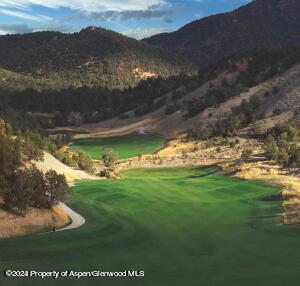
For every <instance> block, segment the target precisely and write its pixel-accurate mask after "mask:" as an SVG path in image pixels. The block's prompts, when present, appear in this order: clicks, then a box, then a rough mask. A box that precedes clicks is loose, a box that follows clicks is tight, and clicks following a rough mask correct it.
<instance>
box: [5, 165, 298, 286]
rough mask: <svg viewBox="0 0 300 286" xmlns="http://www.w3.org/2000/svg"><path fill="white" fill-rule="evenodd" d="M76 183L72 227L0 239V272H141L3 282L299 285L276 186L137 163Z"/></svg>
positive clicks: (292, 235)
mask: <svg viewBox="0 0 300 286" xmlns="http://www.w3.org/2000/svg"><path fill="white" fill-rule="evenodd" d="M120 176H121V179H120V180H101V181H86V182H80V183H78V184H77V185H76V187H75V190H74V192H73V194H72V195H71V197H70V199H69V201H68V202H67V203H68V205H69V206H70V207H72V209H73V210H75V211H77V212H78V213H80V214H81V215H82V216H84V218H85V219H86V221H87V222H86V224H85V225H83V226H82V227H80V228H78V229H74V230H69V231H63V232H57V233H50V234H42V235H41V234H36V235H31V236H27V237H19V238H11V239H4V240H0V265H1V269H12V270H41V271H42V270H45V271H49V270H61V271H63V270H74V271H90V270H101V271H122V270H123V271H124V270H137V271H139V270H143V271H145V277H144V278H138V277H136V278H126V279H124V278H93V279H91V278H82V279H81V280H76V279H75V278H74V279H71V278H61V279H58V280H54V279H53V278H51V279H50V278H45V279H44V280H43V281H42V280H40V279H26V278H24V279H22V278H5V277H4V275H3V274H1V277H0V285H5V286H10V285H29V286H32V285H33V286H34V285H45V286H46V285H105V286H106V285H148V286H177V285H178V286H182V285H184V286H194V285H195V286H196V285H197V286H198V285H201V286H206V285H207V286H208V285H228V286H241V285H242V286H248V285H249V286H253V285H263V286H265V285H272V286H274V285H278V286H279V285H284V284H287V285H295V284H294V282H295V281H299V279H300V272H299V267H300V253H299V252H298V251H295V250H296V249H299V247H300V240H299V230H298V229H296V228H294V227H289V226H284V225H282V223H281V215H280V213H281V212H282V209H281V202H280V201H279V200H277V199H276V194H278V193H279V192H280V188H279V187H274V186H271V185H268V184H266V183H264V182H260V181H245V180H241V179H237V178H233V177H232V176H230V175H228V174H225V173H222V172H221V171H220V170H218V169H217V168H215V167H210V168H183V169H147V170H143V169H138V170H130V171H127V172H124V173H121V174H120Z"/></svg>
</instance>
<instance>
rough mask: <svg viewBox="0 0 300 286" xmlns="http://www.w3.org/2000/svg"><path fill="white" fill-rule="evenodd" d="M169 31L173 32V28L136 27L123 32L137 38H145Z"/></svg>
mask: <svg viewBox="0 0 300 286" xmlns="http://www.w3.org/2000/svg"><path fill="white" fill-rule="evenodd" d="M168 32H172V30H169V29H165V28H135V29H129V30H127V31H124V32H123V33H122V34H124V35H126V36H128V37H132V38H136V39H143V38H148V37H151V36H153V35H156V34H160V33H168Z"/></svg>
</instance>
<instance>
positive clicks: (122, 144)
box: [71, 133, 165, 160]
mask: <svg viewBox="0 0 300 286" xmlns="http://www.w3.org/2000/svg"><path fill="white" fill-rule="evenodd" d="M164 142H165V138H164V137H163V136H160V135H152V134H143V135H141V134H138V133H133V134H129V135H124V136H118V137H107V138H80V139H73V141H72V144H71V150H73V151H77V152H78V151H82V152H86V153H87V154H89V155H90V156H91V157H92V159H98V160H99V159H100V158H101V154H102V152H103V150H104V149H105V148H112V149H113V150H114V151H115V152H117V154H118V158H119V159H127V158H130V157H135V156H137V155H138V154H146V153H151V152H154V151H156V150H158V149H159V148H161V147H163V144H164Z"/></svg>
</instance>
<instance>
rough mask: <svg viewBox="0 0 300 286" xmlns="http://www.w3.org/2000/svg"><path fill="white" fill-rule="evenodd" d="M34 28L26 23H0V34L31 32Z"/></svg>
mask: <svg viewBox="0 0 300 286" xmlns="http://www.w3.org/2000/svg"><path fill="white" fill-rule="evenodd" d="M33 31H34V28H32V27H29V26H28V25H27V24H16V25H0V35H6V34H23V33H31V32H33Z"/></svg>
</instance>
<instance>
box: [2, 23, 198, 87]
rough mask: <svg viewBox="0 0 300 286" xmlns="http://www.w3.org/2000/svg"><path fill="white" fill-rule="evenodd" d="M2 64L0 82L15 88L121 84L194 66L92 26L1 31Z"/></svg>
mask: <svg viewBox="0 0 300 286" xmlns="http://www.w3.org/2000/svg"><path fill="white" fill-rule="evenodd" d="M0 68H2V70H1V72H0V75H1V78H0V81H2V84H1V86H2V87H5V88H7V89H13V90H15V89H16V88H17V89H18V90H24V89H26V88H34V89H36V90H41V89H54V90H61V89H65V88H68V87H73V88H80V87H83V86H85V87H90V88H92V87H99V86H101V87H103V88H107V89H115V88H118V89H124V88H128V87H130V86H131V87H132V86H136V85H137V84H138V83H139V82H140V81H141V80H142V79H145V78H147V77H148V76H149V77H162V78H168V77H170V76H174V75H179V74H181V73H188V74H192V73H194V72H195V68H194V67H193V66H192V65H191V64H190V63H188V62H187V61H185V60H183V58H180V57H178V56H174V55H172V54H170V53H166V52H164V51H162V50H161V49H159V48H156V47H152V46H150V45H148V44H146V43H143V42H140V41H137V40H135V39H132V38H128V37H126V36H123V35H121V34H119V33H116V32H113V31H109V30H105V29H101V28H94V27H89V28H86V29H84V30H82V31H80V32H79V33H74V34H63V33H59V32H47V31H45V32H37V33H31V34H23V35H6V36H0ZM137 71H139V72H137ZM145 75H147V76H145ZM15 82H17V86H14V83H15Z"/></svg>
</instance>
